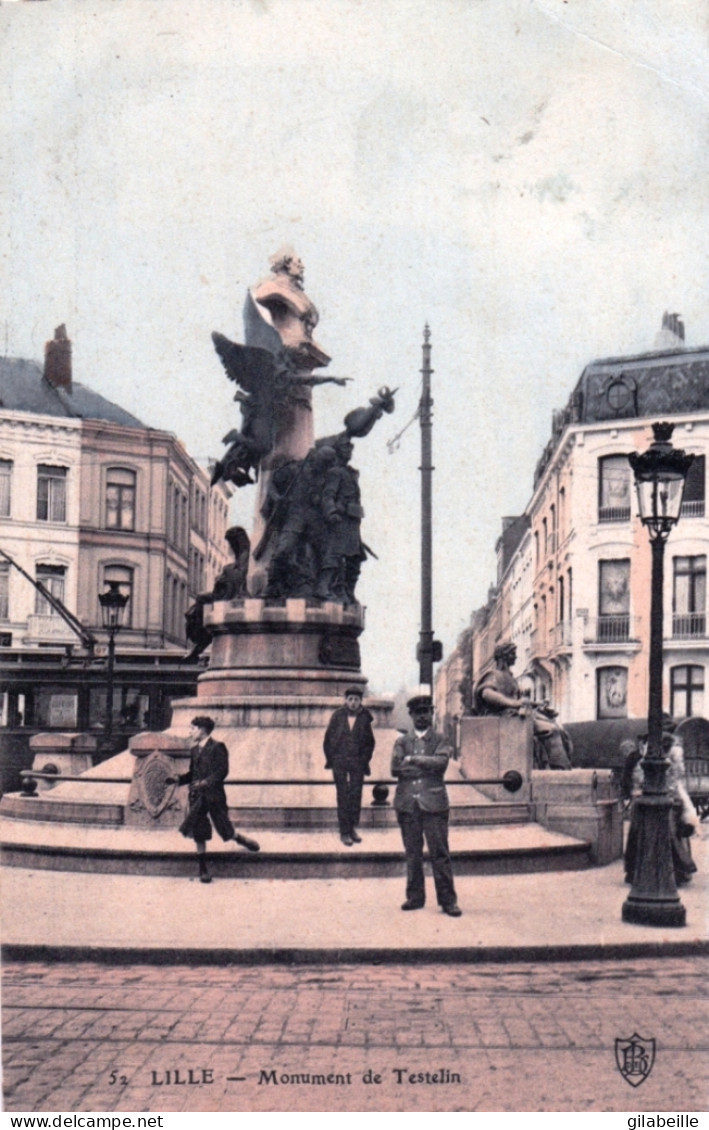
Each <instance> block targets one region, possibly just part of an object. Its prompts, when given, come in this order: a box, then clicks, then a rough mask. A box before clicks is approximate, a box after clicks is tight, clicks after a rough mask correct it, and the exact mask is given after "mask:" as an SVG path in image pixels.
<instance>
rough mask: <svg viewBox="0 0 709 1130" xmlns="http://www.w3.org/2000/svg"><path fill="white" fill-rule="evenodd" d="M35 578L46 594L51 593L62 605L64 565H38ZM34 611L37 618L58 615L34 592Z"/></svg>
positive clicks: (44, 598) (41, 596)
mask: <svg viewBox="0 0 709 1130" xmlns="http://www.w3.org/2000/svg"><path fill="white" fill-rule="evenodd" d="M35 577H36V579H37V581H39V583H40V584H41V585H43V587H44V588H45V589H46V590H47V592H49V593H51V594H52V596H54V597H56V598H57V600H61V601H62V603H63V602H64V578H65V577H66V567H65V566H64V565H38V566H37V569H36V572H35ZM34 610H35V612H36V613H37V614H38V615H39V616H58V615H59V613H58V612H56V611H55V610H54V608H52V605H51V604H50V603H49V601H48V600H47V598H46V597H45V596H43V595H42V593H41V592H36V595H35V604H34Z"/></svg>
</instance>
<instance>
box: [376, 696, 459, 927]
mask: <svg viewBox="0 0 709 1130" xmlns="http://www.w3.org/2000/svg"><path fill="white" fill-rule="evenodd" d="M406 705H407V708H408V711H409V714H410V715H411V722H412V727H411V729H410V730H409V731H408V732H407V733H405V734H402V735H401V737H400V738H398V739H397V741H396V743H395V745H394V753H393V755H392V760H391V772H392V776H393V777H396V778H397V786H396V793H395V795H394V808H395V810H396V815H397V819H398V821H399V827H400V828H401V838H402V840H403V841H404V851H405V852H406V901H405V902H404V903H403V905H402V907H401V909H402V910H420V909H421V907H422V906H423V905H424V903H425V901H426V892H425V886H424V873H423V844H424V839H425V841H426V847H427V848H428V855H429V858H430V860H431V867H432V869H433V883H434V886H435V888H436V899H437V900H438V905H439V906H440V908H441V910H442V911H443V913H444V914H449V915H450V916H451V918H459V917H460V915H461V913H462V911H461V909H460V907H459V906H458V899H457V897H456V893H455V885H454V883H453V866H452V864H451V857H450V851H449V848H448V812H449V807H450V806H449V802H448V793H447V791H446V786H445V784H444V781H443V777H444V775H445V772H446V767H447V765H448V761H449V759H450V755H451V748H450V746H449V745H448V743H447V742H446V741H445V739H444V738H443V737H442V736H441V735H440V734H438V733H436V731H435V730H434V728H433V701H432V699H431V697H430V695H427V694H422V695H415V696H414V698H412V699H410V700H409V701H408V703H407V704H406Z"/></svg>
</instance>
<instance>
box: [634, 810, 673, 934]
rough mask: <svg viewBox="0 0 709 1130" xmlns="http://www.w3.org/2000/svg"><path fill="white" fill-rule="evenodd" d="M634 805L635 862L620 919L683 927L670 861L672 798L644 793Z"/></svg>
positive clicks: (647, 924) (653, 924)
mask: <svg viewBox="0 0 709 1130" xmlns="http://www.w3.org/2000/svg"><path fill="white" fill-rule="evenodd" d="M635 804H636V805H637V813H636V819H637V851H636V855H635V858H636V860H637V862H636V864H635V874H634V876H633V886H632V890H631V892H630V894H629V895H628V897H627V899H626V900H625V902H624V903H623V912H622V917H623V921H624V922H633V923H635V924H636V925H638V926H685V925H686V922H687V911H686V910H685V908H684V906H683V905H682V902H681V901H680V897H679V895H678V894H677V886H676V884H675V877H674V866H673V863H672V845H671V842H670V812H671V808H672V799H671V797H669V796H668V795H667V794H665V795H664V796H663V795H659V796H658V795H654V796H653V795H649V796H648V795H644V796H641V797H638V799H637V800H636V801H635Z"/></svg>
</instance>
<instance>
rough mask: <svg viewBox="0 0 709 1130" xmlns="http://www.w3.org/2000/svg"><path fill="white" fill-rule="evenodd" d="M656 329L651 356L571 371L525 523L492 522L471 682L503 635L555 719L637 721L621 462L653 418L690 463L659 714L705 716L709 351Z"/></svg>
mask: <svg viewBox="0 0 709 1130" xmlns="http://www.w3.org/2000/svg"><path fill="white" fill-rule="evenodd" d="M665 321H666V322H667V319H665ZM668 327H669V323H668V324H667V325H665V324H663V334H662V338H661V341H658V342H657V343H656V344H658V346H659V345H662V348H657V349H656V350H655V351H653V352H651V353H646V354H641V355H637V356H632V357H613V358H607V359H603V360H599V361H594V362H592V363H591V364H590V365H588V366H587V367H586V369H584V371H583V373H582V374H581V377H580V379H579V381H578V383H577V385H576V388H575V389H574V391H573V393H572V395H571V397H570V399H569V402H568V404H567V406H566V408H565V409H564V410H563V411H562V412H558V413H555V414H554V419H553V425H552V435H551V438H550V440H549V442H548V444H547V446H546V448H545V450H544V453H543V455H542V457H541V459H540V461H539V463H538V465H537V467H536V470H535V474H534V483H533V493H532V497H531V499H530V501H529V504H528V506H527V507H526V509H525V513H524V515H522V516H521V518H519V519H517V520H512V519H505V520H504V528H503V534H502V537H501V539H500V541H499V542H498V577H497V585H496V587H495V589H494V590H492V592H491V595H490V599H489V600H488V602H487V604H486V605H485V606H484V607H483V608H482V609H479V610H478V611H477V612H476V613H475V614H474V616H473V621H472V623H473V640H472V666H473V670H474V678H476V677H479V675H480V674H481V673H482V672H483V671H484V669H485V668H486V667H487V666H489V664H490V663H491V662H492V653H493V650H494V647H495V644H496V642H498V641H499V640H500V639H502V638H507V637H511V638H512V639H513V640H514V642H515V643H516V644H517V649H518V660H517V665H516V668H515V673H516V674H517V675H518V677H520V676H524V677H525V679H526V680H527V681H528V684H529V686H530V689H531V690H532V693H533V694H534V696H535V697H536V698H548V699H549V700H550V701H551V702H552V704H553V705H554V706H555V707H556V708H557V709H558V710H559V713H560V717H561V720H562V721H565V722H578V721H587V720H591V719H596V718H624V717H636V718H637V717H642V716H644V714H645V713H646V712H647V693H648V688H647V678H648V646H649V644H648V641H649V629H650V625H649V614H650V547H649V540H648V536H647V533H646V531H645V530H644V529H643V527H642V526H641V524H640V521H639V519H638V518H637V516H636V509H637V508H636V500H635V489H634V484H633V479H632V472H631V469H630V466H629V464H628V460H627V454H628V452H631V451H642V450H645V449H646V448H647V447H648V446H649V444H650V442H651V441H652V428H651V425H652V424H653V423H654V422H655V421H657V420H668V421H670V422H671V423H673V424H674V425H675V430H674V435H673V443H674V444H675V446H676V447H681V448H684V449H685V450H686V451H688V452H691V453H692V454H694V456H695V460H694V463H693V465H692V468H691V471H690V476H689V479H688V482H687V487H686V492H685V500H684V503H683V508H682V517H681V520H680V522H679V524H678V526H677V527H676V528H675V529H674V530H673V532H672V533H671V535H670V538H669V541H668V543H667V547H666V551H665V591H664V607H665V623H664V656H665V665H664V706H665V709H666V710H668V711H669V712H670V713H671V714H672V715H673V716H674V717H676V718H682V717H685V716H688V715H695V714H701V713H704V712H705V701H707V700H705V683H706V678H707V668H708V667H709V633H708V632H707V615H706V613H707V609H706V564H707V551H708V549H709V521H708V520H707V516H706V510H705V495H706V458H707V454H708V453H709V348H700V349H687V348H685V347H684V342H683V340H681V339H680V338H678V337H677V336H676V335H675V334H673V333H672V332H671V330H672V329H675V330H676V329H677V328H678V327H679V328H681V324H680V323H678V322H677V320H676V319H675V321H674V323H673V325H672V327H669V328H668ZM668 345H669V348H668ZM708 705H709V701H708Z"/></svg>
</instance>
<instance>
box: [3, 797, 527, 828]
mask: <svg viewBox="0 0 709 1130" xmlns="http://www.w3.org/2000/svg"><path fill="white" fill-rule="evenodd" d="M333 791H334V790H333ZM475 795H476V802H475V803H473V804H456V803H454V804H453V805H452V806H451V816H450V821H451V824H455V825H459V824H460V825H466V826H468V825H478V824H485V825H487V824H525V823H527V822H528V821H529V820H530V819H531V818H532V816H533V812H532V808H531V806H530V805H529V804H525V803H523V802H514V801H510V802H509V803H505V802H501V803H499V804H492V803H490V802H489V801H485V800H484V798H482V797H481V796H480V794H478V793H477V792H476V794H475ZM478 801H481V802H482V803H478ZM0 811H1V812H2V816H3V817H11V818H13V819H20V820H39V821H46V822H47V823H50V822H51V823H55V822H56V823H62V824H92V825H96V826H98V827H101V826H103V827H106V826H108V827H119V826H121V825H124V824H125V823H126V820H125V805H124V804H116V803H113V804H111V803H108V804H106V803H99V802H97V801H87V802H84V801H81V800H80V799H79V798H78V797H76V796H72V797H71V798H67V799H64V798H62V797H61V796H60V794H59V790H54V789H52V790H48V791H46V792H43V793H39V794H38V795H37V796H34V797H25V796H22V795H21V794H20V793H8V794H6V795H5V796H4V797H3V798H2V808H1V810H0ZM229 814H230V816H231V819H232V821H233V822H234V823H235V824H243V825H244V827H249V828H271V829H274V830H278V829H289V830H302V831H309V830H316V829H318V828H322V829H336V828H337V810H336V808H335V805H334V802H333V803H329V804H328V803H325V804H323V805H322V806H317V805H309V806H307V807H305V806H302V805H295V804H292V803H291V804H288V803H286V804H283V805H277V804H273V805H241V806H239V807H238V808H236V807H234V808H230V809H229ZM361 825H362V827H363V828H388V827H392V828H396V827H397V822H396V813H395V812H394V809H393V807H392V805H391V804H386V805H366V804H365V805H363V807H362V818H361ZM151 831H152V830H151Z"/></svg>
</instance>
